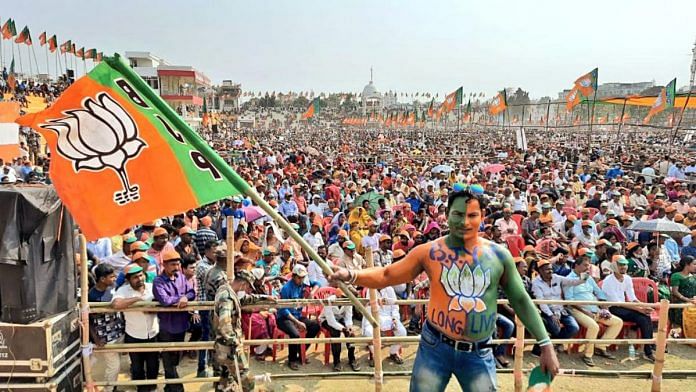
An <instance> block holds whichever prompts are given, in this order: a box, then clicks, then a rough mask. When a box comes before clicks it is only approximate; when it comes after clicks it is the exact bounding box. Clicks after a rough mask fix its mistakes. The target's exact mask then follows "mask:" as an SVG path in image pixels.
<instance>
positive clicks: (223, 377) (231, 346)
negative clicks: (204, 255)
mask: <svg viewBox="0 0 696 392" xmlns="http://www.w3.org/2000/svg"><path fill="white" fill-rule="evenodd" d="M225 257H227V255H225ZM238 274H239V275H238V276H237V277H236V278H235V283H237V281H238V280H239V281H247V282H248V283H249V285H250V287H252V288H253V286H254V280H255V278H254V276H253V275H252V274H251V272H249V271H246V270H243V271H239V272H238ZM266 299H270V297H268V296H265V295H255V294H248V293H247V292H246V291H245V290H239V291H237V292H235V290H234V289H233V288H232V286H231V285H230V284H229V283H228V282H227V281H226V280H225V281H224V282H222V284H221V285H220V287H219V288H218V289H217V292H216V294H215V305H214V316H213V328H214V330H215V367H214V368H215V375H216V376H218V375H219V376H220V382H219V383H216V384H215V390H216V391H225V392H227V391H235V392H236V391H244V392H247V391H253V390H254V376H253V375H252V374H251V372H250V371H249V363H248V360H247V357H246V355H245V354H244V347H243V346H242V336H244V334H243V332H242V306H248V305H255V304H257V303H259V302H260V301H262V300H266Z"/></svg>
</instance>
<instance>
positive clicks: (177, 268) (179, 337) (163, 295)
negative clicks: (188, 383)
mask: <svg viewBox="0 0 696 392" xmlns="http://www.w3.org/2000/svg"><path fill="white" fill-rule="evenodd" d="M162 262H163V268H162V273H161V274H160V275H158V276H157V277H156V278H155V281H154V282H153V283H152V286H153V288H152V289H153V293H154V297H155V300H156V301H157V302H159V303H160V304H161V305H162V306H165V307H176V308H178V309H185V308H186V307H187V306H188V301H193V300H194V299H195V298H196V292H195V291H194V288H193V287H191V285H190V284H189V283H188V281H187V279H186V277H185V276H184V274H183V273H181V256H179V253H178V252H176V251H165V252H163V254H162ZM157 317H158V318H159V324H160V333H159V338H158V341H160V342H183V341H184V338H185V335H186V331H187V330H188V327H189V315H188V312H186V311H183V312H159V313H157ZM179 359H180V358H179V353H178V352H176V351H167V352H163V353H162V366H163V367H164V377H165V378H168V379H170V378H179V373H178V371H177V366H178V365H179ZM164 390H165V392H183V391H184V386H183V384H167V385H166V386H165V387H164Z"/></svg>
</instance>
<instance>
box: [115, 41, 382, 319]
mask: <svg viewBox="0 0 696 392" xmlns="http://www.w3.org/2000/svg"><path fill="white" fill-rule="evenodd" d="M104 61H105V62H107V63H108V64H109V65H110V66H112V67H113V68H114V69H116V70H117V71H120V72H121V73H122V74H123V75H124V76H125V77H126V78H127V79H128V80H129V81H130V82H131V83H133V84H134V85H135V86H136V88H137V90H138V91H139V92H141V93H142V94H143V95H145V97H146V98H148V99H149V100H150V101H151V102H152V103H153V105H154V106H156V107H157V109H159V110H160V111H162V112H163V113H164V114H165V115H166V116H167V117H168V118H170V119H171V120H172V121H173V122H174V123H175V127H176V129H178V130H179V131H180V132H182V133H183V134H184V135H185V137H186V139H187V141H189V143H190V145H191V146H192V147H193V148H195V149H197V150H198V151H200V152H201V153H202V154H203V156H204V157H206V158H207V159H208V160H209V161H210V163H211V164H212V165H213V167H215V169H217V170H218V171H219V172H220V174H221V175H222V176H223V177H224V178H225V179H226V180H227V181H229V182H230V183H231V184H233V185H234V186H235V188H237V189H238V190H239V191H240V192H241V193H244V194H245V195H247V196H249V198H251V200H252V201H254V203H256V204H257V205H258V206H259V207H260V208H261V209H263V210H264V211H265V212H266V213H267V214H268V215H269V216H270V217H271V219H273V220H274V221H275V222H276V223H278V225H279V226H280V227H281V228H282V229H283V230H284V231H285V232H286V233H288V234H289V235H290V237H292V239H294V240H295V241H297V243H298V244H299V245H300V246H301V247H302V249H304V250H305V252H307V254H308V255H309V257H311V258H312V260H314V261H315V262H316V263H317V264H318V265H319V267H321V269H322V271H323V272H324V274H325V275H326V276H328V275H331V274H333V270H332V269H331V267H330V266H329V264H328V263H327V262H326V261H325V260H324V259H322V258H321V257H320V256H319V254H318V253H317V252H316V251H315V250H314V248H312V246H310V245H309V244H308V243H307V241H305V240H304V238H302V236H301V235H300V234H299V233H298V232H297V231H295V229H293V228H292V227H291V226H290V223H289V222H288V221H287V220H285V218H284V217H282V216H280V214H279V213H278V211H276V210H275V209H273V207H271V206H270V205H269V204H268V203H267V202H266V201H265V200H264V199H263V198H261V196H260V195H259V194H258V193H257V192H256V191H255V190H254V189H253V188H252V187H251V186H249V184H248V183H247V182H246V181H244V180H243V179H242V178H241V177H240V176H239V174H237V173H236V172H235V171H234V170H233V169H232V168H231V167H230V166H229V165H228V164H227V162H225V160H224V159H222V157H220V156H219V155H218V154H217V153H216V152H215V150H213V149H212V147H210V145H209V144H208V143H207V142H206V141H204V140H203V139H202V138H201V137H200V136H199V135H198V134H197V133H196V132H194V131H193V130H192V129H191V128H190V127H189V126H188V125H187V124H186V123H185V122H184V120H183V119H181V117H179V115H177V114H176V112H175V111H174V109H172V108H171V107H170V106H169V105H168V104H167V103H165V102H164V101H163V100H161V99H160V98H159V97H158V96H157V94H156V93H155V92H154V90H152V89H151V88H150V87H149V86H148V85H147V84H146V83H145V81H144V80H143V79H142V78H140V76H138V75H137V74H136V73H135V71H133V70H132V69H131V68H130V67H129V66H128V65H127V64H126V63H125V62H124V61H123V60H122V58H121V56H119V55H118V54H116V55H114V57H113V58H104ZM228 230H229V228H228ZM338 286H339V287H340V288H341V290H343V292H344V293H345V294H346V296H347V297H348V298H349V299H350V301H351V302H352V303H353V305H354V306H355V308H356V309H358V311H359V312H360V313H362V314H363V316H364V317H365V318H366V319H367V320H368V321H369V322H370V324H372V326H373V328H375V329H376V330H379V323H378V322H377V321H376V320H375V318H374V317H372V314H371V313H370V312H369V311H368V310H367V308H366V307H365V305H364V304H363V303H362V302H361V301H360V300H359V299H358V298H357V297H356V296H355V294H354V293H353V291H352V290H351V289H350V288H349V286H348V285H347V284H345V283H343V282H339V283H338Z"/></svg>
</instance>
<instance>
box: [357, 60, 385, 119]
mask: <svg viewBox="0 0 696 392" xmlns="http://www.w3.org/2000/svg"><path fill="white" fill-rule="evenodd" d="M382 107H383V103H382V94H380V93H379V91H377V88H376V87H375V84H374V83H373V81H372V68H370V83H368V84H367V85H366V86H365V87H364V88H363V91H362V93H361V94H360V111H361V112H362V114H363V116H364V115H366V114H369V113H381V112H382Z"/></svg>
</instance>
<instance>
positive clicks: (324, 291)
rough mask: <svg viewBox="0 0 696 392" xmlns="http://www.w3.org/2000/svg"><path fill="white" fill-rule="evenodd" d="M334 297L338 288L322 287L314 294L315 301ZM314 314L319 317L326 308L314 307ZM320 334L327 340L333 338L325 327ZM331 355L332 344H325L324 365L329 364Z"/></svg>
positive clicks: (321, 328) (320, 329)
mask: <svg viewBox="0 0 696 392" xmlns="http://www.w3.org/2000/svg"><path fill="white" fill-rule="evenodd" d="M332 295H336V288H334V287H322V288H320V289H319V290H317V292H316V293H314V296H313V297H312V298H313V299H322V300H323V299H327V298H329V297H330V296H332ZM313 308H314V312H315V313H314V314H315V316H317V318H318V317H319V315H320V314H321V313H322V312H323V311H324V307H323V306H321V305H314V306H313ZM319 333H320V334H322V335H323V336H324V337H325V338H330V337H331V332H329V330H328V329H326V328H324V327H323V326H321V325H320V326H319ZM317 346H318V344H317V345H315V346H314V347H315V349H316V348H317ZM330 355H331V344H330V343H324V365H328V364H329V357H330Z"/></svg>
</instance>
